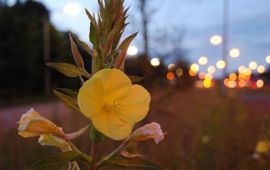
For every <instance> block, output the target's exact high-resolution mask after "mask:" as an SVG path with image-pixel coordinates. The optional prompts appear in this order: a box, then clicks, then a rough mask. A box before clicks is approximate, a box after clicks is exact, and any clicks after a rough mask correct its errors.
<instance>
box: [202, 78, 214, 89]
mask: <svg viewBox="0 0 270 170" xmlns="http://www.w3.org/2000/svg"><path fill="white" fill-rule="evenodd" d="M203 87H204V88H210V87H212V79H205V80H203Z"/></svg>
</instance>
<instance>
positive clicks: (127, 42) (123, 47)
mask: <svg viewBox="0 0 270 170" xmlns="http://www.w3.org/2000/svg"><path fill="white" fill-rule="evenodd" d="M136 36H137V33H134V34H132V35H130V36H129V37H127V38H126V39H125V40H124V41H123V42H122V43H121V45H120V46H119V48H118V50H119V51H120V54H119V56H118V58H117V60H116V61H115V64H114V67H115V68H120V67H121V65H122V63H123V61H124V60H125V57H126V54H127V50H128V47H129V45H130V43H131V41H132V40H133V39H134V38H135V37H136Z"/></svg>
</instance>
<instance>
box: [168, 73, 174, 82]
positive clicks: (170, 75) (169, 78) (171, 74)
mask: <svg viewBox="0 0 270 170" xmlns="http://www.w3.org/2000/svg"><path fill="white" fill-rule="evenodd" d="M174 78H175V75H174V73H173V72H168V73H167V79H168V80H173V79H174Z"/></svg>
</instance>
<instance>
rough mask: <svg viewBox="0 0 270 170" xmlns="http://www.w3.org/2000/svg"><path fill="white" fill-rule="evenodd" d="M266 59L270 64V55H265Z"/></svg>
mask: <svg viewBox="0 0 270 170" xmlns="http://www.w3.org/2000/svg"><path fill="white" fill-rule="evenodd" d="M265 61H266V62H267V63H268V64H270V55H268V56H266V57H265Z"/></svg>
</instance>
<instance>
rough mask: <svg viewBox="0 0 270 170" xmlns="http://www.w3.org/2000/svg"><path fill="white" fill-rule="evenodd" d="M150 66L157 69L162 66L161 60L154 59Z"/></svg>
mask: <svg viewBox="0 0 270 170" xmlns="http://www.w3.org/2000/svg"><path fill="white" fill-rule="evenodd" d="M150 64H151V65H152V66H154V67H157V66H159V65H160V60H159V58H152V59H151V61H150Z"/></svg>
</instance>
